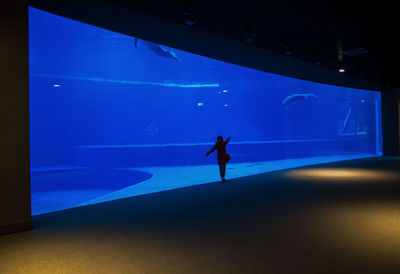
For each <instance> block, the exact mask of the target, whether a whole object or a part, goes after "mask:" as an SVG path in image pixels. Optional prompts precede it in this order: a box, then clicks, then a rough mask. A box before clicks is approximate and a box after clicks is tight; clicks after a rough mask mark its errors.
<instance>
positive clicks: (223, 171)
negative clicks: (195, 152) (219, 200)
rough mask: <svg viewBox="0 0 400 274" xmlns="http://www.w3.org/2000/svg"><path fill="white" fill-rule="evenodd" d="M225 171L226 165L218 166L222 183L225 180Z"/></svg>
mask: <svg viewBox="0 0 400 274" xmlns="http://www.w3.org/2000/svg"><path fill="white" fill-rule="evenodd" d="M225 171H226V164H220V165H219V175H220V176H221V179H222V180H223V181H224V180H225Z"/></svg>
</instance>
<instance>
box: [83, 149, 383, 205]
mask: <svg viewBox="0 0 400 274" xmlns="http://www.w3.org/2000/svg"><path fill="white" fill-rule="evenodd" d="M373 156H375V155H368V154H352V155H334V156H318V157H309V158H297V159H285V160H277V161H267V162H255V163H236V164H228V165H227V171H226V173H227V174H226V178H228V179H235V178H240V177H245V176H250V175H254V174H260V173H265V172H269V171H274V170H280V169H286V168H294V167H301V166H308V165H315V164H321V163H331V162H336V161H344V160H352V159H360V158H367V157H373ZM121 169H122V170H125V169H129V168H121ZM132 170H140V171H145V172H148V173H151V174H153V177H152V178H150V179H149V180H147V181H144V182H142V183H140V184H136V185H133V186H129V187H127V188H124V189H121V190H118V191H114V192H111V193H107V194H106V195H104V196H100V197H97V198H94V199H92V200H90V201H88V202H84V203H81V204H79V206H83V205H89V204H96V203H101V202H107V201H112V200H116V199H122V198H127V197H131V196H136V195H142V194H147V193H153V192H159V191H166V190H171V189H175V188H181V187H186V186H192V185H199V184H206V183H210V182H215V181H219V180H220V178H219V171H218V165H202V166H174V167H144V168H132Z"/></svg>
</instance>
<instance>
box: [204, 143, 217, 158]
mask: <svg viewBox="0 0 400 274" xmlns="http://www.w3.org/2000/svg"><path fill="white" fill-rule="evenodd" d="M216 148H217V144H215V145H214V146H213V148H212V149H211V150H210V151H208V152H207V153H206V156H208V155H210V154H211V153H213V151H214V150H215V149H216Z"/></svg>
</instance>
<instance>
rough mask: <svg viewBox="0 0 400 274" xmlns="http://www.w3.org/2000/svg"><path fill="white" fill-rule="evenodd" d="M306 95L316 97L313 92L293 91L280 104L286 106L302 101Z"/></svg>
mask: <svg viewBox="0 0 400 274" xmlns="http://www.w3.org/2000/svg"><path fill="white" fill-rule="evenodd" d="M308 97H315V98H318V96H317V95H315V94H314V93H294V94H292V95H289V96H288V97H286V98H285V99H284V100H283V101H282V103H281V105H282V106H283V107H284V108H288V107H289V106H290V105H292V104H294V103H296V102H299V101H303V100H305V99H307V98H308Z"/></svg>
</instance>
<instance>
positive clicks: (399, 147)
mask: <svg viewBox="0 0 400 274" xmlns="http://www.w3.org/2000/svg"><path fill="white" fill-rule="evenodd" d="M399 93H400V90H399V89H391V90H386V91H384V92H382V139H383V144H382V145H383V147H382V149H383V155H384V156H396V155H400V139H399V138H400V136H399V102H400V100H399V99H400V97H399Z"/></svg>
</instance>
